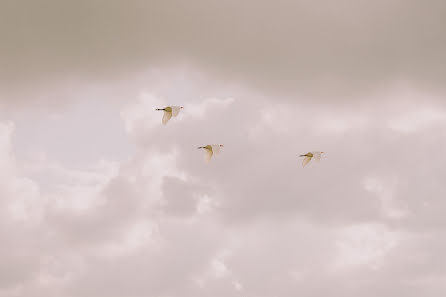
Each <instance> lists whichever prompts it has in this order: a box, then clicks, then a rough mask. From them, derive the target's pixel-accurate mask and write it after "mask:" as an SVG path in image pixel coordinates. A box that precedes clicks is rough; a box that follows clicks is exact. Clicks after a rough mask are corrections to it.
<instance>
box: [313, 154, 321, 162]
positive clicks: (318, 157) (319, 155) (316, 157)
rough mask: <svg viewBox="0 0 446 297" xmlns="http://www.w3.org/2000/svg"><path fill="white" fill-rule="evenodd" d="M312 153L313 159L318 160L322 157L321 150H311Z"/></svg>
mask: <svg viewBox="0 0 446 297" xmlns="http://www.w3.org/2000/svg"><path fill="white" fill-rule="evenodd" d="M312 153H313V157H314V159H315V160H316V161H318V162H319V161H320V160H321V157H322V154H321V152H312Z"/></svg>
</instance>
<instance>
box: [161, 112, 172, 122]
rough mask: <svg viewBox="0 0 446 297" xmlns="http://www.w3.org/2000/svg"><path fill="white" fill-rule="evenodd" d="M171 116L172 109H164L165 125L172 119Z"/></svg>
mask: <svg viewBox="0 0 446 297" xmlns="http://www.w3.org/2000/svg"><path fill="white" fill-rule="evenodd" d="M171 117H172V112H170V111H164V115H163V125H165V124H167V122H168V121H169V120H170V118H171Z"/></svg>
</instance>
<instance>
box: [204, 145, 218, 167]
mask: <svg viewBox="0 0 446 297" xmlns="http://www.w3.org/2000/svg"><path fill="white" fill-rule="evenodd" d="M221 147H223V145H222V144H208V145H206V146H204V147H200V148H202V149H204V151H205V154H204V159H205V161H206V163H207V162H209V161H210V160H211V158H212V156H213V155H214V154H218V153H220V149H221Z"/></svg>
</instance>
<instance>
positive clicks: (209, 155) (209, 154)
mask: <svg viewBox="0 0 446 297" xmlns="http://www.w3.org/2000/svg"><path fill="white" fill-rule="evenodd" d="M204 151H205V154H204V159H205V160H206V162H209V161H210V160H211V158H212V155H213V154H214V153H213V152H212V149H207V148H205V149H204Z"/></svg>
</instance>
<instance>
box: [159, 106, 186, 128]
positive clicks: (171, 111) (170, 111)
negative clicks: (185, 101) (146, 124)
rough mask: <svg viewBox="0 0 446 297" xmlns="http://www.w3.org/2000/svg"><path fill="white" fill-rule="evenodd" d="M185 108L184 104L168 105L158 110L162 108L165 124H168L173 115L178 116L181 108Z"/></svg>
mask: <svg viewBox="0 0 446 297" xmlns="http://www.w3.org/2000/svg"><path fill="white" fill-rule="evenodd" d="M181 109H183V106H167V107H165V108H157V109H156V110H162V111H164V115H163V125H165V124H167V122H168V121H169V120H170V118H171V117H172V115H173V116H174V117H176V116H177V115H178V114H179V113H180V110H181Z"/></svg>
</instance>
